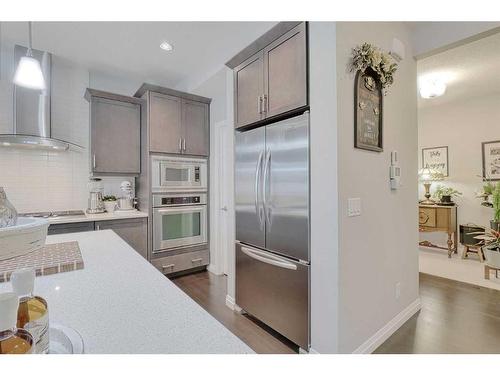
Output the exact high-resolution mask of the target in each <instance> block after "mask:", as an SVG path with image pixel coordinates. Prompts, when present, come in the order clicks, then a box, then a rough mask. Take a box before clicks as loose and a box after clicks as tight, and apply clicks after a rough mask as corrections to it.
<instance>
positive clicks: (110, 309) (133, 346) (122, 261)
mask: <svg viewBox="0 0 500 375" xmlns="http://www.w3.org/2000/svg"><path fill="white" fill-rule="evenodd" d="M67 241H78V243H79V246H80V250H81V252H82V257H83V261H84V269H82V270H78V271H71V272H66V273H60V274H55V275H49V276H41V277H37V278H36V281H35V294H37V295H40V296H42V297H43V298H45V299H46V300H47V302H48V305H49V316H50V322H52V323H57V324H61V325H64V326H68V327H71V328H73V329H75V330H77V331H78V332H79V333H80V334H81V336H82V337H83V341H84V348H85V349H84V350H85V353H94V354H101V353H109V354H111V353H165V354H166V353H253V351H252V350H251V349H250V348H249V347H248V346H247V345H246V344H244V343H243V342H242V341H241V340H240V339H239V338H238V337H236V336H235V335H233V334H232V333H231V332H230V331H229V330H227V329H226V328H225V327H224V326H223V325H222V324H221V323H219V322H218V321H217V320H216V319H215V318H213V317H212V316H211V315H210V314H209V313H207V312H206V311H205V310H203V308H201V307H200V306H199V305H198V304H197V303H196V302H194V301H193V300H192V299H191V298H190V297H188V296H187V295H186V294H184V292H183V291H181V290H180V289H179V288H178V287H177V286H175V285H174V284H173V283H172V282H171V281H170V280H168V279H167V278H166V277H165V276H164V275H162V274H161V273H160V272H159V271H157V270H156V269H155V268H154V267H153V266H152V265H151V264H149V263H148V262H147V261H146V260H145V259H144V258H143V257H141V256H140V255H139V254H138V253H137V252H135V251H134V250H133V249H132V248H131V247H130V246H129V245H128V244H127V243H126V242H125V241H124V240H122V239H121V238H120V237H119V236H118V235H116V234H115V233H114V232H113V231H111V230H103V231H96V232H82V233H71V234H62V235H54V236H48V237H47V243H58V242H67ZM10 288H11V287H10V285H9V283H1V284H0V292H4V291H8V290H10Z"/></svg>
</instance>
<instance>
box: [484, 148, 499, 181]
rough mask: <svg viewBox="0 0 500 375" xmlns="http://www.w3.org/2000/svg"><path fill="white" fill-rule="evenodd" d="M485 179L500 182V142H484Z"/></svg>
mask: <svg viewBox="0 0 500 375" xmlns="http://www.w3.org/2000/svg"><path fill="white" fill-rule="evenodd" d="M482 147H483V178H484V179H488V180H493V181H498V180H500V141H491V142H483V143H482Z"/></svg>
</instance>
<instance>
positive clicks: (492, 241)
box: [481, 229, 500, 268]
mask: <svg viewBox="0 0 500 375" xmlns="http://www.w3.org/2000/svg"><path fill="white" fill-rule="evenodd" d="M481 237H483V236H481ZM484 237H485V239H482V241H483V242H484V243H486V245H484V246H483V252H484V256H485V258H486V264H487V265H488V266H490V267H492V268H500V232H499V231H497V230H494V229H490V230H489V232H488V233H486V234H485V235H484Z"/></svg>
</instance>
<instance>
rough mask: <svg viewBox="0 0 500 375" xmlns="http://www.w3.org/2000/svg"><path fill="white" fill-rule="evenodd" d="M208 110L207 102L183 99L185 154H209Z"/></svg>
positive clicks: (183, 147) (183, 149) (183, 148)
mask: <svg viewBox="0 0 500 375" xmlns="http://www.w3.org/2000/svg"><path fill="white" fill-rule="evenodd" d="M208 112H209V111H208V104H206V103H201V102H197V101H194V100H182V125H183V135H184V136H183V144H182V153H183V154H187V155H198V156H208V150H209V143H210V135H209V129H208V126H209V125H208V124H209V120H208V116H209V113H208Z"/></svg>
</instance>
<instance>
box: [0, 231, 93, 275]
mask: <svg viewBox="0 0 500 375" xmlns="http://www.w3.org/2000/svg"><path fill="white" fill-rule="evenodd" d="M20 268H34V269H35V271H36V275H37V276H43V275H52V274H55V273H62V272H69V271H74V270H81V269H83V258H82V253H81V251H80V247H79V246H78V242H77V241H72V242H61V243H55V244H50V245H45V246H44V247H42V248H41V249H38V250H35V251H33V252H31V253H29V254H25V255H21V256H18V257H14V258H10V259H5V260H0V283H2V282H6V281H9V279H10V275H11V273H12V272H13V271H15V270H16V269H20Z"/></svg>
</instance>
